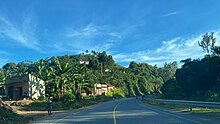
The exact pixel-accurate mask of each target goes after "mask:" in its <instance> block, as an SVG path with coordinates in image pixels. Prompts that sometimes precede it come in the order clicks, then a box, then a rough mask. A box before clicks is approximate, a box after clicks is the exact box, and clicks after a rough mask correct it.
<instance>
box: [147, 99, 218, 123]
mask: <svg viewBox="0 0 220 124" xmlns="http://www.w3.org/2000/svg"><path fill="white" fill-rule="evenodd" d="M143 102H144V103H145V104H146V105H155V106H160V107H163V108H167V109H170V110H173V111H178V112H188V113H191V114H197V115H203V116H207V117H211V118H219V119H220V108H211V107H209V108H207V107H195V106H189V105H184V104H172V103H159V102H154V101H148V100H144V101H143Z"/></svg>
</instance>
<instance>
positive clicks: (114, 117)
mask: <svg viewBox="0 0 220 124" xmlns="http://www.w3.org/2000/svg"><path fill="white" fill-rule="evenodd" d="M118 105H119V103H117V105H116V106H115V107H114V110H113V119H114V124H117V121H116V108H117V107H118Z"/></svg>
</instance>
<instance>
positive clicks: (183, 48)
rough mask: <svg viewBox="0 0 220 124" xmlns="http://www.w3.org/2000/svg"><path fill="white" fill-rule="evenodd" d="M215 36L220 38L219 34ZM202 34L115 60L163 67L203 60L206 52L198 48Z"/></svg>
mask: <svg viewBox="0 0 220 124" xmlns="http://www.w3.org/2000/svg"><path fill="white" fill-rule="evenodd" d="M216 34H217V35H215V36H216V37H217V39H218V38H220V35H218V34H219V33H218V32H217V33H216ZM201 38H202V34H199V35H195V36H193V37H190V38H183V37H177V38H174V39H171V40H168V41H163V43H162V46H160V47H158V48H156V49H154V50H146V51H138V52H133V53H131V54H124V53H120V54H114V55H113V57H114V59H115V60H116V61H117V62H118V63H120V62H131V61H136V62H146V63H149V64H151V65H155V64H156V65H158V66H163V64H164V63H165V62H173V61H177V62H180V61H181V60H184V59H186V58H192V59H197V58H202V57H204V55H205V52H204V51H203V50H202V49H201V48H200V47H199V46H198V41H199V40H201Z"/></svg>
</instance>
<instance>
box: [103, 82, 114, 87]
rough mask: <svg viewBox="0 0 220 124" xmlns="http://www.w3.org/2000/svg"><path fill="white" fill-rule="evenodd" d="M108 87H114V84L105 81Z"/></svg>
mask: <svg viewBox="0 0 220 124" xmlns="http://www.w3.org/2000/svg"><path fill="white" fill-rule="evenodd" d="M105 84H106V85H107V86H108V87H114V86H113V85H111V84H110V83H105Z"/></svg>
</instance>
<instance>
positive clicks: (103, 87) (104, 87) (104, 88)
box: [94, 82, 116, 95]
mask: <svg viewBox="0 0 220 124" xmlns="http://www.w3.org/2000/svg"><path fill="white" fill-rule="evenodd" d="M114 89H116V88H115V86H113V85H111V84H110V83H106V82H105V83H103V84H101V83H96V84H95V86H94V90H95V95H103V94H104V95H106V93H107V92H111V91H113V90H114Z"/></svg>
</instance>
